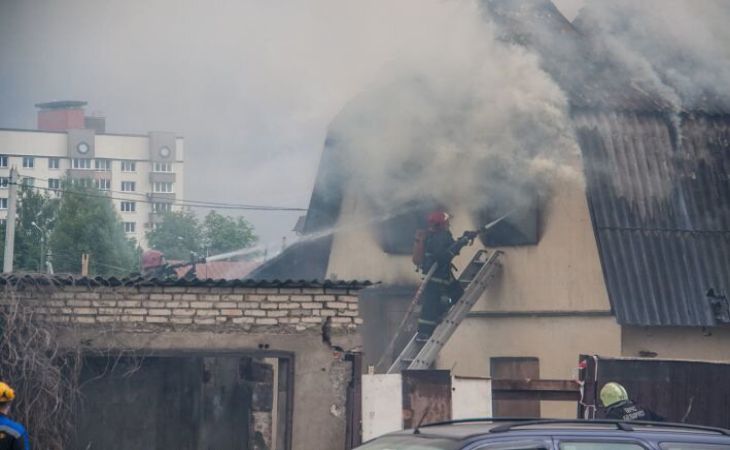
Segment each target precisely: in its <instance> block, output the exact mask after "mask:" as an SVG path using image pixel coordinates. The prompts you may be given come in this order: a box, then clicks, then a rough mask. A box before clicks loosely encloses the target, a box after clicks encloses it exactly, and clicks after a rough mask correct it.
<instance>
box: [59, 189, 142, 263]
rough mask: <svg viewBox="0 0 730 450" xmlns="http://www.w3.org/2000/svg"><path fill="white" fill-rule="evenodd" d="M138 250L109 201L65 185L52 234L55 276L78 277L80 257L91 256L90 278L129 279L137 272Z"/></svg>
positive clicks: (84, 190) (87, 190) (101, 195)
mask: <svg viewBox="0 0 730 450" xmlns="http://www.w3.org/2000/svg"><path fill="white" fill-rule="evenodd" d="M135 247H136V244H135V242H134V240H131V239H128V238H127V237H126V235H125V233H124V229H123V228H122V223H121V221H120V219H119V216H118V215H117V213H116V211H115V210H114V207H113V206H112V202H111V200H110V199H109V198H107V197H106V196H104V195H103V194H102V193H101V192H100V191H99V190H97V189H95V188H91V187H84V186H79V185H74V184H71V183H65V185H64V194H63V197H62V198H61V202H60V208H59V211H58V216H57V218H56V223H55V226H54V227H53V233H52V234H51V249H52V251H53V264H54V269H55V270H56V272H74V273H79V272H80V271H81V254H82V253H88V254H89V255H90V264H89V273H90V274H91V275H104V276H109V275H128V274H129V273H130V272H134V271H135V270H136V269H137V265H138V261H137V253H136V250H135Z"/></svg>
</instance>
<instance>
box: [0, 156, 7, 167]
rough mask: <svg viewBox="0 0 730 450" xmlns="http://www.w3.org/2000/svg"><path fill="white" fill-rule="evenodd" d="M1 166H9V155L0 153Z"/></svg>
mask: <svg viewBox="0 0 730 450" xmlns="http://www.w3.org/2000/svg"><path fill="white" fill-rule="evenodd" d="M0 167H8V156H7V155H0Z"/></svg>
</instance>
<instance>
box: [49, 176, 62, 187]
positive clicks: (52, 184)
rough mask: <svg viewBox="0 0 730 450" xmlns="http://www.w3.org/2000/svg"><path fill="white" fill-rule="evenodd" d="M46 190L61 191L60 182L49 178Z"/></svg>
mask: <svg viewBox="0 0 730 450" xmlns="http://www.w3.org/2000/svg"><path fill="white" fill-rule="evenodd" d="M48 189H61V180H59V179H58V178H49V179H48Z"/></svg>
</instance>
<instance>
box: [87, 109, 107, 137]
mask: <svg viewBox="0 0 730 450" xmlns="http://www.w3.org/2000/svg"><path fill="white" fill-rule="evenodd" d="M84 125H85V127H84V128H88V129H90V130H94V133H96V134H104V133H106V117H104V114H103V113H101V112H99V111H94V112H93V113H91V115H90V116H86V117H85V118H84Z"/></svg>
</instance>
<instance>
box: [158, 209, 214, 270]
mask: <svg viewBox="0 0 730 450" xmlns="http://www.w3.org/2000/svg"><path fill="white" fill-rule="evenodd" d="M147 241H148V242H149V245H150V247H152V248H155V249H157V250H159V251H161V252H163V253H164V254H165V257H166V258H167V259H170V260H175V259H179V260H188V259H190V253H191V252H192V253H196V254H201V252H202V251H203V230H202V227H201V225H200V222H198V219H197V218H196V217H195V214H193V213H192V212H190V211H174V212H170V213H167V214H165V215H164V216H163V218H162V223H160V224H159V225H158V226H157V228H155V229H154V230H152V231H148V232H147Z"/></svg>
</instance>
